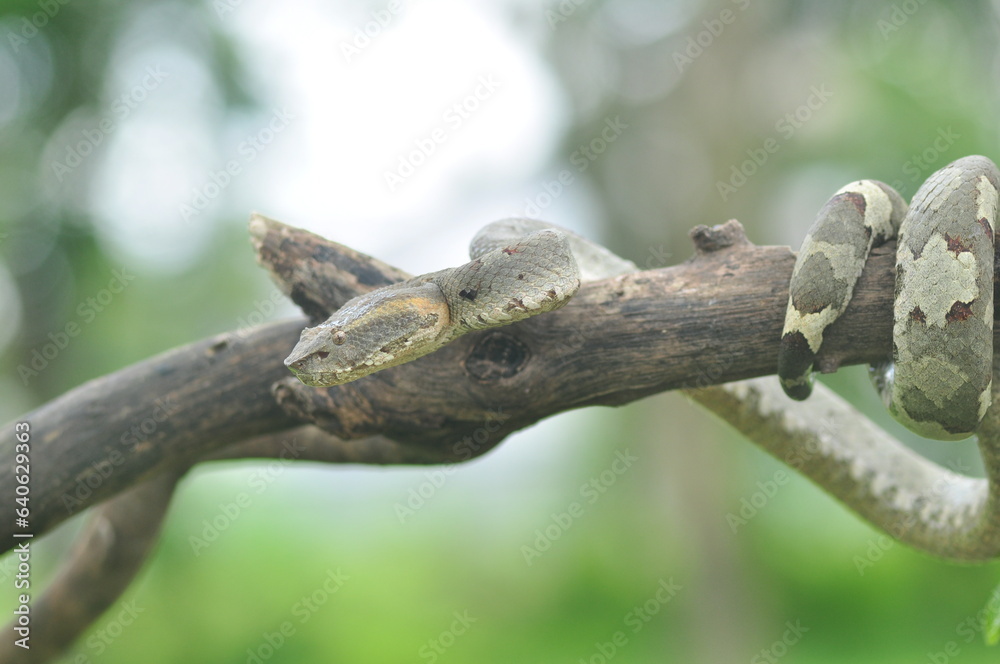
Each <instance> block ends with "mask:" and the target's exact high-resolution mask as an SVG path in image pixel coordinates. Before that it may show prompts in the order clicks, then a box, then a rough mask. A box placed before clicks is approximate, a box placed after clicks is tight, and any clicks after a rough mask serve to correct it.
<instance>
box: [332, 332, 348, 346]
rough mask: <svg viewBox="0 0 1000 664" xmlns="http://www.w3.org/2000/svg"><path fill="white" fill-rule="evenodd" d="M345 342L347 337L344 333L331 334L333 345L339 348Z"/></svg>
mask: <svg viewBox="0 0 1000 664" xmlns="http://www.w3.org/2000/svg"><path fill="white" fill-rule="evenodd" d="M345 341H347V335H346V334H345V333H344V331H343V330H337V331H336V332H334V333H333V343H335V344H337V345H338V346H340V345H341V344H343V343H344V342H345Z"/></svg>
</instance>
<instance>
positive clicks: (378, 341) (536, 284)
mask: <svg viewBox="0 0 1000 664" xmlns="http://www.w3.org/2000/svg"><path fill="white" fill-rule="evenodd" d="M469 257H470V258H471V260H470V261H469V262H468V263H465V264H464V265H460V266H458V267H453V268H448V269H444V270H439V271H437V272H431V273H428V274H424V275H420V276H418V277H414V278H412V279H408V280H406V281H401V282H398V283H395V284H391V285H388V286H383V287H381V288H377V289H375V290H372V291H369V292H368V293H365V294H363V295H360V296H358V297H355V298H354V299H352V300H349V301H347V302H346V303H345V304H344V306H342V307H341V308H340V309H338V310H337V311H335V312H334V313H333V314H332V315H331V316H330V317H329V318H328V319H327V320H325V321H323V322H322V323H320V324H319V325H316V326H315V327H308V328H306V329H304V330H303V331H302V334H301V336H300V338H299V342H298V343H297V344H296V345H295V347H294V348H293V349H292V352H291V353H290V354H289V355H288V357H287V358H286V359H285V366H287V367H288V368H289V369H290V370H291V371H292V373H293V374H295V376H296V377H297V378H298V379H299V380H300V381H302V382H303V383H305V384H306V385H310V386H313V387H332V386H335V385H342V384H344V383H348V382H351V381H354V380H357V379H358V378H362V377H364V376H367V375H369V374H371V373H374V372H376V371H380V370H382V369H387V368H389V367H393V366H396V365H399V364H403V363H404V362H410V361H412V360H415V359H417V358H419V357H422V356H424V355H427V354H428V353H432V352H434V351H436V350H438V349H439V348H441V347H443V346H444V345H446V344H448V343H451V342H452V341H454V340H455V339H457V338H458V337H460V336H462V335H464V334H467V333H469V332H474V331H476V330H486V329H490V328H496V327H501V326H503V325H510V324H512V323H516V322H518V321H522V320H525V319H526V318H529V317H531V316H536V315H539V314H543V313H546V312H549V311H554V310H556V309H558V308H560V307H562V306H564V305H565V304H566V303H567V302H569V300H570V298H572V297H573V295H574V294H576V292H577V291H578V290H579V288H580V283H581V282H582V281H595V280H598V279H604V278H609V277H612V276H617V275H621V274H626V273H630V272H636V271H638V267H636V265H635V264H634V263H632V262H631V261H629V260H626V259H624V258H621V257H620V256H618V255H617V254H615V253H613V252H611V251H610V250H608V249H606V248H605V247H603V246H601V245H599V244H597V243H594V242H591V241H590V240H587V239H586V238H584V237H582V236H580V235H577V234H576V233H573V232H572V231H570V230H567V229H565V228H561V227H559V226H556V225H554V224H549V223H546V222H543V221H537V220H533V219H521V218H510V219H502V220H500V221H495V222H493V223H490V224H487V225H486V226H484V227H483V228H482V229H481V230H480V231H479V232H478V233H477V234H476V235H475V237H474V238H473V239H472V242H471V243H470V246H469Z"/></svg>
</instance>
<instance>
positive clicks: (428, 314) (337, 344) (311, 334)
mask: <svg viewBox="0 0 1000 664" xmlns="http://www.w3.org/2000/svg"><path fill="white" fill-rule="evenodd" d="M450 321H451V318H450V313H449V309H448V304H447V302H446V301H445V298H444V295H443V294H442V292H441V289H440V288H439V287H438V286H437V285H436V284H433V283H420V284H413V283H411V282H406V283H403V284H396V285H393V286H389V287H386V288H381V289H378V290H375V291H372V292H371V293H367V294H365V295H362V296H360V297H356V298H354V299H353V300H350V301H349V302H347V304H345V305H344V306H343V307H341V308H340V309H338V310H337V311H336V312H335V313H334V314H333V315H332V316H331V317H330V318H329V319H327V320H326V321H325V322H323V323H320V324H319V325H317V326H316V327H311V328H306V329H305V330H303V331H302V336H301V337H300V338H299V342H298V343H297V344H296V345H295V348H293V349H292V352H291V353H290V354H289V356H288V357H287V358H285V366H286V367H288V368H289V369H290V370H291V371H292V373H294V374H295V376H296V377H297V378H298V379H299V380H300V381H302V382H303V383H305V384H306V385H310V386H312V387H331V386H334V385H342V384H343V383H348V382H351V381H353V380H356V379H358V378H361V377H362V376H367V375H368V374H370V373H374V372H375V371H378V370H380V369H385V368H387V367H391V366H395V365H397V364H402V363H403V362H409V361H410V360H413V359H416V358H418V357H420V356H422V355H426V354H427V353H429V352H431V351H433V350H436V349H437V348H440V347H441V346H442V345H444V343H446V342H447V341H450V337H449V336H448V334H447V329H448V328H449V327H450Z"/></svg>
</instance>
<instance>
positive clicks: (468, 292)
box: [458, 288, 479, 302]
mask: <svg viewBox="0 0 1000 664" xmlns="http://www.w3.org/2000/svg"><path fill="white" fill-rule="evenodd" d="M477 295H479V291H478V290H476V289H475V288H463V289H462V290H460V291H458V296H459V297H462V298H465V299H466V300H468V301H469V302H474V301H475V299H476V296H477Z"/></svg>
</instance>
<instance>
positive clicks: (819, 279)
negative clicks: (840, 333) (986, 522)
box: [778, 156, 1000, 440]
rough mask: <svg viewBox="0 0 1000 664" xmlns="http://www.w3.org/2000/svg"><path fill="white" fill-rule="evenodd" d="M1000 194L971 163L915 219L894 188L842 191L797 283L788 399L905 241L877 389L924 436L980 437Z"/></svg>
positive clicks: (803, 385)
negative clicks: (885, 254) (867, 267)
mask: <svg viewBox="0 0 1000 664" xmlns="http://www.w3.org/2000/svg"><path fill="white" fill-rule="evenodd" d="M998 190H1000V172H998V170H997V167H996V166H995V165H994V164H993V162H992V161H990V160H989V159H987V158H985V157H980V156H971V157H965V158H962V159H959V160H957V161H955V162H953V163H951V164H949V165H948V166H945V167H944V168H942V169H941V170H939V171H937V172H936V173H934V174H933V175H931V176H930V177H929V178H928V179H927V181H926V182H924V184H923V185H921V187H920V188H919V190H918V191H917V193H916V194H915V195H914V197H913V201H912V204H911V206H910V207H909V209H907V206H906V204H905V203H904V202H903V200H902V198H901V197H900V196H899V194H898V193H896V192H895V191H894V190H893V189H892V188H891V187H889V186H888V185H886V184H884V183H882V182H877V181H874V180H861V181H858V182H853V183H851V184H849V185H847V186H846V187H844V188H842V189H841V190H840V191H838V192H837V193H836V194H835V195H834V196H833V198H831V199H830V201H829V202H828V203H827V204H826V205H825V206H824V207H823V209H822V210H821V211H820V213H819V215H818V217H817V219H816V221H815V222H814V224H813V226H812V228H811V229H810V230H809V233H808V234H807V236H806V239H805V241H804V242H803V244H802V248H801V250H800V251H799V255H798V257H797V259H796V262H795V268H794V270H793V273H792V280H791V284H790V287H789V299H788V307H787V309H786V316H785V327H784V330H783V332H782V337H781V347H780V351H779V355H778V376H779V378H780V379H781V384H782V387H783V388H784V389H785V392H786V393H787V394H788V395H789V396H790V397H792V398H794V399H800V400H801V399H805V398H806V397H807V396H809V393H810V391H811V385H812V383H811V380H812V377H811V369H812V366H813V362H814V360H815V358H816V354H817V353H818V352H819V349H820V346H821V345H822V342H823V334H824V332H825V331H826V329H827V328H828V327H829V326H830V325H831V324H832V323H833V322H834V321H835V320H836V319H837V318H838V317H839V316H840V315H841V314H842V313H843V312H844V310H845V309H846V307H847V304H848V303H849V302H850V298H851V295H852V294H853V291H854V286H855V283H856V282H857V279H858V277H859V276H860V274H861V270H862V269H863V267H864V263H865V260H866V259H867V257H868V252H869V251H870V250H871V248H872V246H873V245H875V244H878V243H880V242H883V241H885V240H887V239H889V238H892V237H894V236H896V235H897V234H898V242H897V253H896V289H895V304H894V308H893V347H892V361H891V362H890V361H887V362H885V363H884V364H881V365H878V366H876V367H873V381H874V382H875V384H876V387H878V388H879V391H880V392H881V394H882V399H883V401H884V402H885V403H886V405H887V406H888V408H889V411H890V412H891V413H892V415H893V416H894V417H895V418H896V419H897V420H899V421H900V422H901V423H903V424H904V425H905V426H906V427H908V428H909V429H911V430H912V431H915V432H916V433H918V434H920V435H922V436H925V437H927V438H936V439H940V440H959V439H962V438H966V437H967V436H969V435H971V434H972V433H973V432H974V431H975V430H976V428H977V427H978V426H979V422H980V420H982V418H983V415H984V414H985V413H986V410H987V408H988V407H989V405H990V384H991V376H992V357H993V255H994V248H993V244H994V243H993V232H994V227H995V224H996V221H997V199H998ZM887 350H888V349H887ZM887 360H888V352H887Z"/></svg>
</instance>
